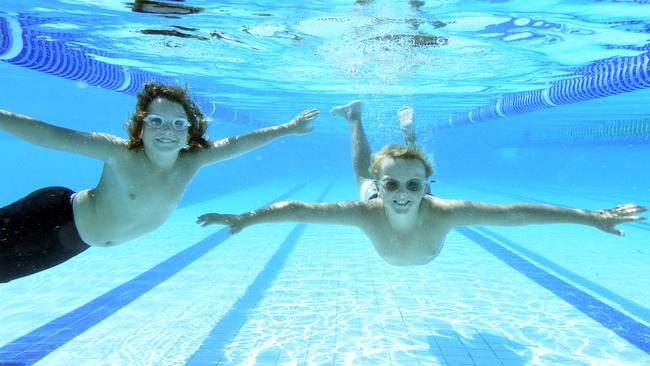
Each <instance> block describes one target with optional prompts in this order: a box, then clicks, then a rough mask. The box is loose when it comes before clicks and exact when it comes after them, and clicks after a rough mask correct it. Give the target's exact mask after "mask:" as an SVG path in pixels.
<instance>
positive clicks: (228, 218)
mask: <svg viewBox="0 0 650 366" xmlns="http://www.w3.org/2000/svg"><path fill="white" fill-rule="evenodd" d="M196 223H197V224H199V225H201V226H203V227H206V226H208V225H228V227H230V233H231V234H236V233H238V232H240V231H241V230H242V229H243V228H244V225H243V217H242V216H241V215H229V214H220V213H209V214H205V215H201V216H199V217H198V218H197V219H196Z"/></svg>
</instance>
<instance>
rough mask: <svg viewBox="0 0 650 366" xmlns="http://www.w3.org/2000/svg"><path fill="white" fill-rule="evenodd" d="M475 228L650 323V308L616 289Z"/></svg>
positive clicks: (487, 231)
mask: <svg viewBox="0 0 650 366" xmlns="http://www.w3.org/2000/svg"><path fill="white" fill-rule="evenodd" d="M474 229H476V230H478V231H479V232H481V233H483V234H485V235H487V236H490V237H492V239H494V240H496V241H498V242H500V243H501V244H503V245H505V246H506V247H507V248H508V249H514V250H515V251H517V252H519V253H521V254H523V255H524V256H525V257H526V258H528V259H532V260H533V261H535V262H537V263H538V264H541V265H542V266H544V267H546V268H548V269H550V270H552V271H553V272H555V273H557V274H559V275H561V276H562V277H563V278H566V279H568V280H569V281H571V282H572V283H575V284H577V285H579V286H582V287H583V288H586V289H588V290H589V291H592V292H594V293H596V294H598V295H599V296H602V297H604V298H606V299H607V300H609V301H611V302H613V303H616V304H618V305H620V306H621V308H623V309H624V310H625V311H627V312H628V313H630V314H632V315H634V316H636V317H638V318H640V319H641V320H643V321H645V322H647V323H650V309H648V308H645V307H643V306H641V305H639V304H637V303H636V302H634V301H631V300H629V299H626V298H625V297H623V296H621V295H619V294H617V293H615V292H614V291H612V290H610V289H608V288H606V287H603V286H601V285H599V284H597V283H594V282H592V281H590V280H588V279H586V278H584V277H582V276H580V275H578V274H576V273H573V272H571V271H570V270H568V269H566V268H564V267H562V266H560V265H558V264H557V263H555V262H553V261H551V260H549V259H546V258H545V257H543V256H541V255H539V254H537V253H535V252H533V251H531V250H528V249H526V248H524V247H523V246H522V245H520V244H517V243H515V242H514V241H512V240H510V239H508V238H506V237H504V236H502V235H499V234H497V233H495V232H493V231H491V230H488V229H486V228H482V227H475V228H474Z"/></svg>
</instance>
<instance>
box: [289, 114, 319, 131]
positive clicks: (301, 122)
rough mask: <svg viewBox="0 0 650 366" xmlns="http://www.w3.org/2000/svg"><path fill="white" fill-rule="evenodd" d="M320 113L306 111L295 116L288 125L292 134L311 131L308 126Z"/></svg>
mask: <svg viewBox="0 0 650 366" xmlns="http://www.w3.org/2000/svg"><path fill="white" fill-rule="evenodd" d="M319 114H320V112H319V111H318V109H307V110H305V111H302V112H301V113H300V114H299V115H297V116H296V117H295V118H294V119H292V120H291V122H289V123H288V125H289V127H290V128H291V130H292V132H293V133H296V134H304V133H309V132H311V131H312V130H313V128H311V127H310V126H309V125H310V124H311V121H313V120H315V119H316V118H317V117H318V115H319Z"/></svg>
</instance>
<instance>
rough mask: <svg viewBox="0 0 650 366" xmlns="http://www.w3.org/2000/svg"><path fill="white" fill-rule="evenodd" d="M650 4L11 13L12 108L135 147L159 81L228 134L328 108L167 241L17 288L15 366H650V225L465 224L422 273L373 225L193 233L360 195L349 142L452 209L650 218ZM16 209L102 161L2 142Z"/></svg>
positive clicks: (230, 4)
mask: <svg viewBox="0 0 650 366" xmlns="http://www.w3.org/2000/svg"><path fill="white" fill-rule="evenodd" d="M649 6H650V5H648V4H647V2H645V1H539V2H535V4H531V3H530V2H524V1H474V2H471V3H468V2H459V1H423V2H420V1H380V0H376V1H356V2H355V1H319V2H309V3H303V2H283V3H282V4H276V3H275V2H270V1H269V2H249V1H221V2H218V3H213V2H209V1H198V0H196V1H194V0H192V1H184V2H177V1H173V2H172V1H170V2H150V1H140V0H138V1H135V2H123V1H110V0H104V1H74V2H73V1H64V0H57V1H40V0H39V1H29V2H19V1H9V2H5V3H3V6H2V9H0V60H1V61H3V62H0V109H3V110H8V111H12V112H16V113H20V114H24V115H29V116H32V117H34V118H37V119H40V120H43V121H46V122H48V123H53V124H56V125H59V126H63V127H66V128H70V129H76V130H81V131H98V132H105V133H111V134H115V135H118V136H120V137H125V136H126V132H125V130H124V126H123V125H124V122H125V121H127V120H128V118H129V116H130V114H131V113H132V112H133V111H134V106H135V101H136V100H135V94H136V93H137V92H138V91H139V90H140V89H141V88H142V85H143V83H144V82H146V81H149V80H158V81H161V82H165V83H170V84H174V85H180V86H183V87H185V86H186V87H187V89H188V90H189V92H190V94H191V95H192V97H193V98H194V99H195V100H196V102H197V104H198V105H199V106H200V108H201V109H202V110H203V112H204V113H205V114H206V115H208V116H209V117H210V118H211V122H210V126H209V128H208V134H209V137H210V138H211V139H220V138H224V137H228V136H234V135H238V134H243V133H246V132H249V131H252V130H254V129H257V128H260V127H267V126H272V125H276V124H279V123H284V122H287V121H289V120H291V118H293V117H294V116H295V115H296V114H298V113H299V112H300V111H302V110H304V109H308V108H318V109H319V110H320V111H321V116H320V117H319V118H318V119H317V120H316V121H315V122H314V124H313V127H314V131H313V132H312V133H311V134H308V135H303V136H289V137H284V138H282V139H280V140H278V141H275V142H272V143H270V144H269V145H267V146H264V147H262V148H260V149H257V150H255V151H252V152H249V153H247V154H245V155H243V156H241V157H237V158H234V159H231V160H228V161H224V162H220V163H218V164H215V165H213V166H209V167H206V168H203V169H202V170H201V171H200V172H199V174H198V175H197V176H196V177H195V178H194V179H193V180H192V183H191V184H190V185H189V186H188V188H187V190H186V192H185V195H184V197H183V200H182V202H181V203H180V205H179V207H178V209H177V210H176V211H175V212H174V214H173V215H172V216H171V217H170V218H169V219H168V220H167V221H166V222H165V224H164V225H162V226H161V227H160V228H159V229H157V230H155V231H153V232H152V233H150V234H148V235H145V236H143V237H141V238H139V239H136V240H132V241H130V242H128V243H125V244H123V245H119V246H116V247H110V248H91V249H89V250H87V251H85V252H83V253H82V254H80V255H78V256H76V257H74V258H72V259H71V260H69V261H67V262H65V263H63V264H61V265H58V266H56V267H53V268H51V269H48V270H45V271H42V272H39V273H36V274H34V275H31V276H28V277H24V278H21V279H17V280H15V281H12V282H9V283H3V284H0V300H1V301H0V365H31V364H38V365H184V364H189V365H213V364H214V365H504V366H509V365H645V364H650V328H649V325H650V309H649V308H650V285H649V284H648V280H647V278H648V277H649V275H650V270H648V268H649V267H648V266H647V263H648V261H649V259H650V251H649V250H648V243H649V242H650V233H649V231H650V224H648V223H647V222H637V223H630V224H625V225H622V226H621V229H622V230H624V231H625V233H626V235H625V236H624V237H616V236H614V235H609V234H605V233H603V232H600V231H598V230H595V229H593V228H589V227H584V226H577V225H575V226H574V225H533V226H522V227H462V228H457V229H456V230H453V231H452V232H451V233H450V234H449V235H448V236H447V239H446V243H445V246H444V249H443V250H442V252H441V254H440V256H439V257H437V258H436V259H435V260H434V261H432V262H431V263H429V264H426V265H423V266H409V267H398V266H393V265H390V264H388V263H386V262H385V261H384V260H383V259H382V258H381V257H380V256H379V255H378V254H377V252H376V251H375V250H374V248H373V246H372V244H371V242H370V241H369V240H368V239H367V237H366V236H365V235H364V234H363V233H362V232H361V231H360V230H358V229H355V228H352V227H347V226H330V225H305V224H295V223H282V224H273V225H266V224H265V225H258V226H254V227H251V228H248V229H246V230H244V231H243V232H241V233H240V234H237V235H232V236H231V235H228V232H227V229H225V228H222V227H217V226H211V227H208V228H202V227H201V226H199V225H197V224H196V223H195V221H196V217H197V216H199V215H201V214H203V213H206V212H212V211H218V212H227V213H240V212H244V211H248V210H253V209H257V208H259V207H262V206H264V205H268V204H270V203H272V202H277V201H283V200H302V201H308V202H336V201H342V200H353V199H357V198H358V196H359V195H358V191H357V188H356V185H355V182H354V174H353V171H352V164H351V157H350V138H349V132H348V126H346V124H345V122H344V121H343V120H341V119H336V118H333V117H331V116H330V115H329V114H328V113H327V112H328V111H329V109H330V108H332V107H333V106H336V105H340V104H344V103H347V102H349V101H351V100H353V99H359V100H361V101H362V103H363V120H364V126H365V128H366V131H367V133H368V137H369V140H370V144H371V146H372V148H373V149H374V150H378V149H379V148H381V147H382V146H383V145H384V144H387V143H401V142H402V136H401V132H400V129H399V126H398V122H397V117H396V112H397V110H398V109H399V108H400V107H402V106H404V105H410V106H412V107H413V108H414V110H415V123H416V131H417V134H418V144H419V145H420V146H421V148H423V149H424V150H425V152H426V153H427V154H428V155H429V156H430V157H431V158H432V159H433V161H434V165H435V170H436V172H435V175H434V179H436V181H437V182H436V183H434V184H433V186H432V192H433V194H434V195H436V196H438V197H441V198H453V199H466V200H475V201H485V202H491V203H515V202H526V203H542V204H553V205H560V206H568V207H580V208H586V209H602V208H608V207H613V206H615V205H617V204H621V203H627V202H635V203H638V204H641V205H645V206H648V205H650V198H649V197H650V173H649V172H650V166H649V164H650V163H649V162H648V161H649V160H648V158H647V157H648V156H650V154H649V153H650V143H649V142H650V115H649V114H648V112H647V107H646V106H647V101H648V100H649V98H650V88H648V87H650V70H649V68H650V54H649V53H648V52H649V50H650V46H649V45H650V42H649V40H650V36H649V34H650V33H649V30H650V21H649V20H648V17H647V16H644V14H645V13H647V10H648V7H649ZM0 142H1V144H0V151H1V152H2V153H1V154H0V164H2V166H3V175H2V177H3V179H2V183H1V184H2V185H1V187H2V189H1V190H0V204H1V205H2V206H5V205H8V204H10V203H12V202H14V201H15V200H17V199H19V198H21V197H23V196H25V195H27V194H29V193H30V192H32V191H34V190H36V189H39V188H42V187H46V186H54V185H57V186H65V187H69V188H71V189H73V190H75V191H79V190H83V189H88V188H91V187H94V185H95V184H96V183H97V180H98V177H99V176H100V174H101V168H102V164H101V162H99V161H96V160H92V159H89V158H86V157H81V156H78V155H74V154H70V153H65V152H61V151H56V150H48V149H45V148H43V147H38V146H36V145H34V144H29V143H27V142H25V141H22V140H20V139H19V138H16V137H14V136H12V135H10V134H7V133H4V132H1V133H0Z"/></svg>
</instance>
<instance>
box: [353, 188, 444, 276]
mask: <svg viewBox="0 0 650 366" xmlns="http://www.w3.org/2000/svg"><path fill="white" fill-rule="evenodd" d="M433 199H434V198H431V197H425V198H424V199H423V202H422V205H421V207H420V212H419V215H418V218H417V221H416V222H415V224H414V226H413V227H412V229H410V230H409V231H408V232H406V233H402V232H399V231H397V230H395V229H393V227H392V226H391V225H390V223H389V221H388V218H387V216H386V214H385V213H384V208H383V204H382V202H381V200H380V199H378V200H376V201H374V202H372V206H373V207H372V209H371V213H370V214H369V215H368V216H367V220H366V223H365V225H364V226H363V227H362V229H363V231H364V232H365V233H366V235H367V236H368V238H369V239H370V240H371V241H372V243H373V245H374V247H375V250H377V253H378V254H379V255H380V256H381V257H382V258H384V260H386V261H387V262H388V263H390V264H393V265H396V266H408V265H422V264H427V263H429V262H431V261H432V260H433V259H434V258H435V257H436V256H438V254H439V253H440V251H441V250H442V247H443V245H444V241H445V237H446V236H447V233H449V230H450V226H449V225H447V224H446V223H445V220H444V218H443V216H444V215H442V214H441V212H440V211H439V210H436V209H435V208H434V207H435V205H432V202H431V200H433Z"/></svg>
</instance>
